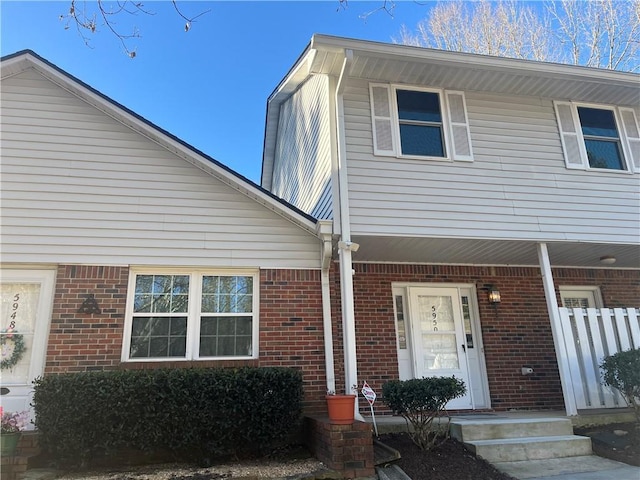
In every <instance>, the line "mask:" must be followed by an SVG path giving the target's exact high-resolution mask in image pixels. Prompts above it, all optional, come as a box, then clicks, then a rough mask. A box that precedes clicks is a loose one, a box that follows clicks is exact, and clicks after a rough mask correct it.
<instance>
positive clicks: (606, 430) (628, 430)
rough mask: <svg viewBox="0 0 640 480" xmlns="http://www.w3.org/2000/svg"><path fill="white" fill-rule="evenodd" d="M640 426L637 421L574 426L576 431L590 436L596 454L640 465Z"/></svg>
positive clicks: (578, 433)
mask: <svg viewBox="0 0 640 480" xmlns="http://www.w3.org/2000/svg"><path fill="white" fill-rule="evenodd" d="M639 427H640V425H638V424H635V423H614V424H610V425H597V426H590V427H580V428H574V433H575V434H576V435H584V436H586V437H590V438H591V445H592V446H593V453H595V454H596V455H599V456H601V457H606V458H610V459H611V460H617V461H618V462H623V463H627V464H629V465H635V466H637V467H640V428H639Z"/></svg>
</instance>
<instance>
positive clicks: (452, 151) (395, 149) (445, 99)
mask: <svg viewBox="0 0 640 480" xmlns="http://www.w3.org/2000/svg"><path fill="white" fill-rule="evenodd" d="M374 89H386V92H387V95H386V97H387V98H386V101H387V102H388V112H389V113H388V116H387V115H381V114H377V113H376V111H379V110H380V109H379V108H378V109H377V108H376V105H375V104H374V98H375V96H374V92H373V90H374ZM398 90H406V91H415V92H425V93H435V94H437V95H438V101H439V104H440V115H441V117H442V138H443V146H442V147H443V150H444V157H434V156H427V155H405V154H403V153H402V143H401V137H400V118H399V114H398V101H397V93H396V92H397V91H398ZM369 94H370V95H369V101H370V107H371V120H372V122H371V125H372V133H373V153H374V155H379V156H393V157H396V158H403V159H404V158H406V159H414V160H436V161H449V162H450V161H454V160H455V161H466V162H472V161H473V149H472V146H471V133H470V129H469V116H468V110H467V104H466V99H465V95H464V92H460V91H453V90H444V89H440V88H429V87H419V86H415V85H402V84H380V83H370V84H369ZM451 96H457V97H459V102H460V105H461V107H462V110H463V111H462V112H460V113H461V114H462V116H463V117H464V121H463V122H453V121H452V116H453V115H452V112H451V109H452V102H451V101H450V100H449V99H450V97H451ZM380 98H382V97H380ZM453 103H455V102H453ZM385 107H386V106H383V110H387V109H386V108H385ZM378 122H380V123H385V122H388V124H390V128H391V143H392V145H390V146H389V147H388V148H383V147H381V143H380V142H379V141H378V140H379V139H378V138H377V130H376V124H377V123H378ZM456 128H457V129H462V131H463V132H464V133H465V135H466V138H465V139H464V142H465V148H466V150H468V152H469V153H468V154H462V153H460V152H456V148H455V147H456V145H454V143H455V142H454V140H453V138H454V129H456Z"/></svg>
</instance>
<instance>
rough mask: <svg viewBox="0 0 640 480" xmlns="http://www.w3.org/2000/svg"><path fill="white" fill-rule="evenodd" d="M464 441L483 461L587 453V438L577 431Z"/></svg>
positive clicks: (573, 455)
mask: <svg viewBox="0 0 640 480" xmlns="http://www.w3.org/2000/svg"><path fill="white" fill-rule="evenodd" d="M464 445H465V446H466V447H467V449H469V450H470V451H472V452H473V453H475V454H476V455H477V456H479V457H482V458H484V459H485V460H486V461H488V462H491V463H494V462H516V461H521V460H542V459H545V458H560V457H576V456H581V455H591V453H592V451H591V439H590V438H588V437H580V436H578V435H557V436H552V437H524V438H502V439H491V440H472V441H466V442H464Z"/></svg>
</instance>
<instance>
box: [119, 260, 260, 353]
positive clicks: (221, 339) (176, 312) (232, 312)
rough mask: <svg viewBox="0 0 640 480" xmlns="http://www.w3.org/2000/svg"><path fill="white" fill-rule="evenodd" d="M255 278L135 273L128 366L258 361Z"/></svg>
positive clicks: (128, 328)
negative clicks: (135, 363) (144, 362)
mask: <svg viewBox="0 0 640 480" xmlns="http://www.w3.org/2000/svg"><path fill="white" fill-rule="evenodd" d="M256 284H257V276H256V275H255V274H240V273H231V274H229V273H216V272H213V273H210V272H206V273H205V272H197V271H196V272H179V273H170V272H140V273H133V274H132V276H131V280H130V285H129V287H130V288H129V292H130V293H129V299H128V303H127V319H126V333H125V341H124V347H123V354H122V357H123V361H127V360H156V361H158V360H193V359H217V358H219V359H234V358H236V359H246V358H256V356H257V335H258V317H257V310H258V308H257V305H258V303H257V302H258V299H257V294H255V293H254V288H255V286H256Z"/></svg>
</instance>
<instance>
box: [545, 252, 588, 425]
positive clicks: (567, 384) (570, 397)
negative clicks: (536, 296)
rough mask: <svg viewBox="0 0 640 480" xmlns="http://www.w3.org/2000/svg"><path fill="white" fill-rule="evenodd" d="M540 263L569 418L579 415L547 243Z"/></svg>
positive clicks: (565, 406)
mask: <svg viewBox="0 0 640 480" xmlns="http://www.w3.org/2000/svg"><path fill="white" fill-rule="evenodd" d="M537 249H538V261H539V262H540V270H541V272H542V283H543V285H544V295H545V297H546V299H547V310H548V312H549V320H550V321H551V333H552V334H553V344H554V347H555V351H556V360H557V362H558V370H559V372H560V383H561V384H562V395H563V397H564V408H565V410H566V412H567V415H568V416H575V415H578V409H577V407H576V397H575V395H574V394H573V386H572V384H571V372H570V371H569V362H567V352H566V348H565V345H564V337H563V335H562V325H561V323H560V311H559V310H558V300H557V298H556V291H555V287H554V283H553V275H552V274H551V263H550V262H549V252H548V251H547V244H546V243H538V245H537Z"/></svg>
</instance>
